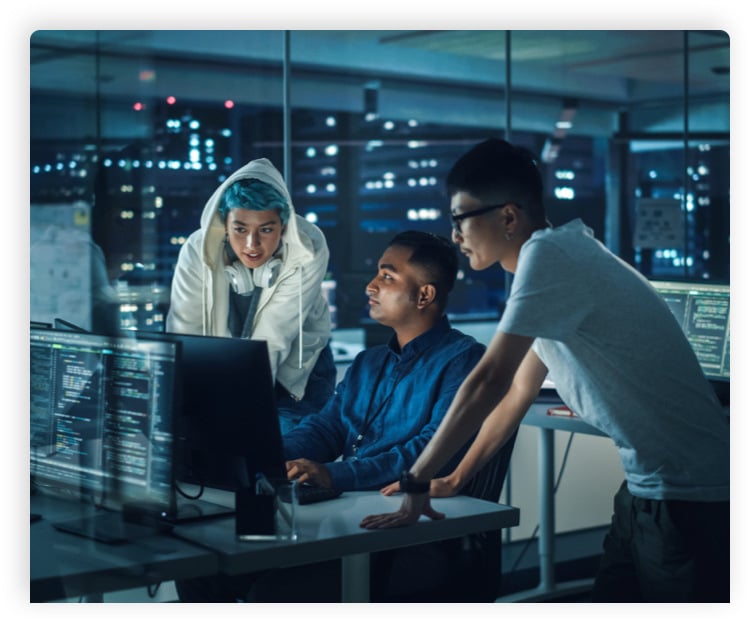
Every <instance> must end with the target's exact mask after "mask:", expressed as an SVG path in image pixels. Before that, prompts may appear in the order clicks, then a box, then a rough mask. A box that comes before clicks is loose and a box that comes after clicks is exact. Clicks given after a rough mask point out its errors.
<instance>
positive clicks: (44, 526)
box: [29, 495, 218, 602]
mask: <svg viewBox="0 0 750 623" xmlns="http://www.w3.org/2000/svg"><path fill="white" fill-rule="evenodd" d="M31 512H37V513H41V514H42V519H41V520H39V521H36V522H34V523H32V524H31V526H30V531H29V545H30V547H29V572H30V573H29V575H30V582H29V590H30V601H32V602H37V601H54V600H58V599H67V598H70V597H80V596H84V595H90V594H96V593H106V592H110V591H116V590H123V589H128V588H135V587H141V586H148V585H151V584H156V583H158V582H162V581H167V580H175V579H185V578H191V577H198V576H202V575H206V574H211V573H216V572H217V571H218V564H217V562H218V560H217V557H216V554H215V553H214V552H212V551H210V550H208V549H206V548H204V547H200V546H197V545H194V544H191V543H187V542H185V541H182V540H180V539H176V538H174V537H172V536H169V535H163V534H156V535H152V536H148V537H146V538H142V539H138V540H137V541H134V542H130V543H122V544H112V545H110V544H105V543H100V542H98V541H94V540H92V539H88V538H84V537H81V536H77V535H73V534H68V533H65V532H61V531H59V530H57V529H56V528H54V527H53V525H52V522H54V521H58V520H63V519H66V518H72V517H76V516H78V515H79V514H80V512H81V507H80V505H79V504H77V503H74V502H66V501H63V500H54V499H51V498H45V497H43V496H39V495H36V496H32V497H31Z"/></svg>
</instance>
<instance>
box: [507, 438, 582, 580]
mask: <svg viewBox="0 0 750 623" xmlns="http://www.w3.org/2000/svg"><path fill="white" fill-rule="evenodd" d="M573 435H575V433H570V437H568V444H567V445H566V447H565V453H564V454H563V460H562V464H561V465H560V472H559V473H558V474H557V480H556V481H555V486H554V487H553V488H552V493H553V495H554V494H555V493H557V488H558V487H559V486H560V481H561V480H562V476H563V472H564V471H565V466H566V464H567V462H568V453H569V452H570V444H571V443H573ZM538 531H539V524H537V525H536V527H535V528H534V531H533V532H532V533H531V536H530V537H529V538H528V539H527V540H526V544H525V545H524V546H523V549H522V550H521V553H520V554H519V555H518V558H516V561H515V562H514V563H513V566H512V567H511V569H510V571H509V573H513V572H514V571H515V570H516V568H517V567H518V565H519V563H520V562H521V560H522V559H523V557H524V554H526V550H527V549H529V546H530V545H531V544H532V543H533V542H534V537H536V533H537V532H538Z"/></svg>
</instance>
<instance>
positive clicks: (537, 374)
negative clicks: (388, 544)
mask: <svg viewBox="0 0 750 623" xmlns="http://www.w3.org/2000/svg"><path fill="white" fill-rule="evenodd" d="M546 376H547V367H546V366H545V365H544V364H543V363H542V362H541V360H540V359H539V357H537V355H536V353H535V352H534V351H533V350H531V349H529V350H528V352H527V353H526V356H525V357H524V359H523V361H522V362H521V365H520V366H519V368H518V371H517V372H516V375H515V376H514V377H513V383H512V384H511V387H510V389H509V390H508V393H507V394H506V395H505V397H504V398H503V399H502V400H501V401H500V404H498V405H497V406H496V407H495V408H494V409H493V410H492V412H491V413H490V415H489V416H488V417H487V419H486V420H485V421H484V423H483V424H482V427H481V428H480V429H479V433H478V434H477V437H476V439H474V442H473V443H472V444H471V447H470V448H469V450H468V451H467V453H466V454H465V455H464V458H463V459H462V460H461V462H460V463H459V464H458V466H456V469H455V470H454V471H453V472H452V473H451V474H449V475H447V476H445V477H444V478H437V479H434V480H433V481H432V483H431V485H430V495H431V496H432V497H447V496H451V495H456V494H457V493H458V492H459V491H461V489H463V488H464V487H465V486H466V485H467V484H468V483H469V481H470V480H471V479H472V478H473V477H474V476H475V475H476V474H477V472H479V470H481V469H482V468H483V467H484V466H485V465H486V464H487V462H488V461H489V460H490V459H491V458H492V457H493V456H494V455H495V453H496V452H497V451H498V450H499V449H500V448H501V447H502V446H503V445H504V444H505V443H506V442H507V440H508V439H509V438H510V437H511V435H512V434H513V432H514V431H515V430H516V428H518V425H519V424H520V422H521V420H522V419H523V416H524V414H525V413H526V411H528V409H529V406H530V405H531V403H532V402H534V400H535V399H536V397H537V395H538V394H539V388H540V387H541V386H542V383H543V382H544V378H545V377H546Z"/></svg>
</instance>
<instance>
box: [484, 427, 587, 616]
mask: <svg viewBox="0 0 750 623" xmlns="http://www.w3.org/2000/svg"><path fill="white" fill-rule="evenodd" d="M538 548H539V585H538V586H537V587H536V588H534V589H532V590H530V591H521V592H519V593H513V594H510V595H504V596H503V597H500V598H498V599H496V600H495V601H497V602H524V601H525V602H533V601H555V598H559V597H563V596H565V595H570V594H575V593H579V592H582V591H584V590H588V589H589V588H590V587H591V585H592V581H591V580H576V581H572V582H565V583H563V584H558V583H557V582H555V431H554V430H553V429H551V428H540V429H539V541H538Z"/></svg>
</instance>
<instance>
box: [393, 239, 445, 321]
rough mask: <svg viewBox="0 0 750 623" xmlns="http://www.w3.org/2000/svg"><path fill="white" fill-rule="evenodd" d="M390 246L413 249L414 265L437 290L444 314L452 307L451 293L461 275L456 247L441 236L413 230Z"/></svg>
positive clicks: (411, 259)
mask: <svg viewBox="0 0 750 623" xmlns="http://www.w3.org/2000/svg"><path fill="white" fill-rule="evenodd" d="M388 246H389V247H391V246H400V247H406V248H407V249H411V252H412V253H411V256H410V257H409V263H410V264H416V265H417V266H419V267H420V268H422V269H423V270H424V271H425V273H426V274H427V278H428V279H429V282H430V283H432V284H433V285H434V286H435V291H436V295H435V298H436V301H437V303H438V306H439V307H440V310H441V311H443V310H445V307H446V305H447V304H448V293H449V292H450V291H451V290H452V289H453V286H454V285H455V283H456V275H457V274H458V253H457V251H456V247H455V245H454V244H453V243H452V242H451V241H450V240H448V239H447V238H444V237H443V236H438V235H437V234H431V233H429V232H425V231H416V230H409V231H404V232H401V233H400V234H396V235H395V236H394V237H393V238H392V239H391V241H390V242H389V243H388Z"/></svg>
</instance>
